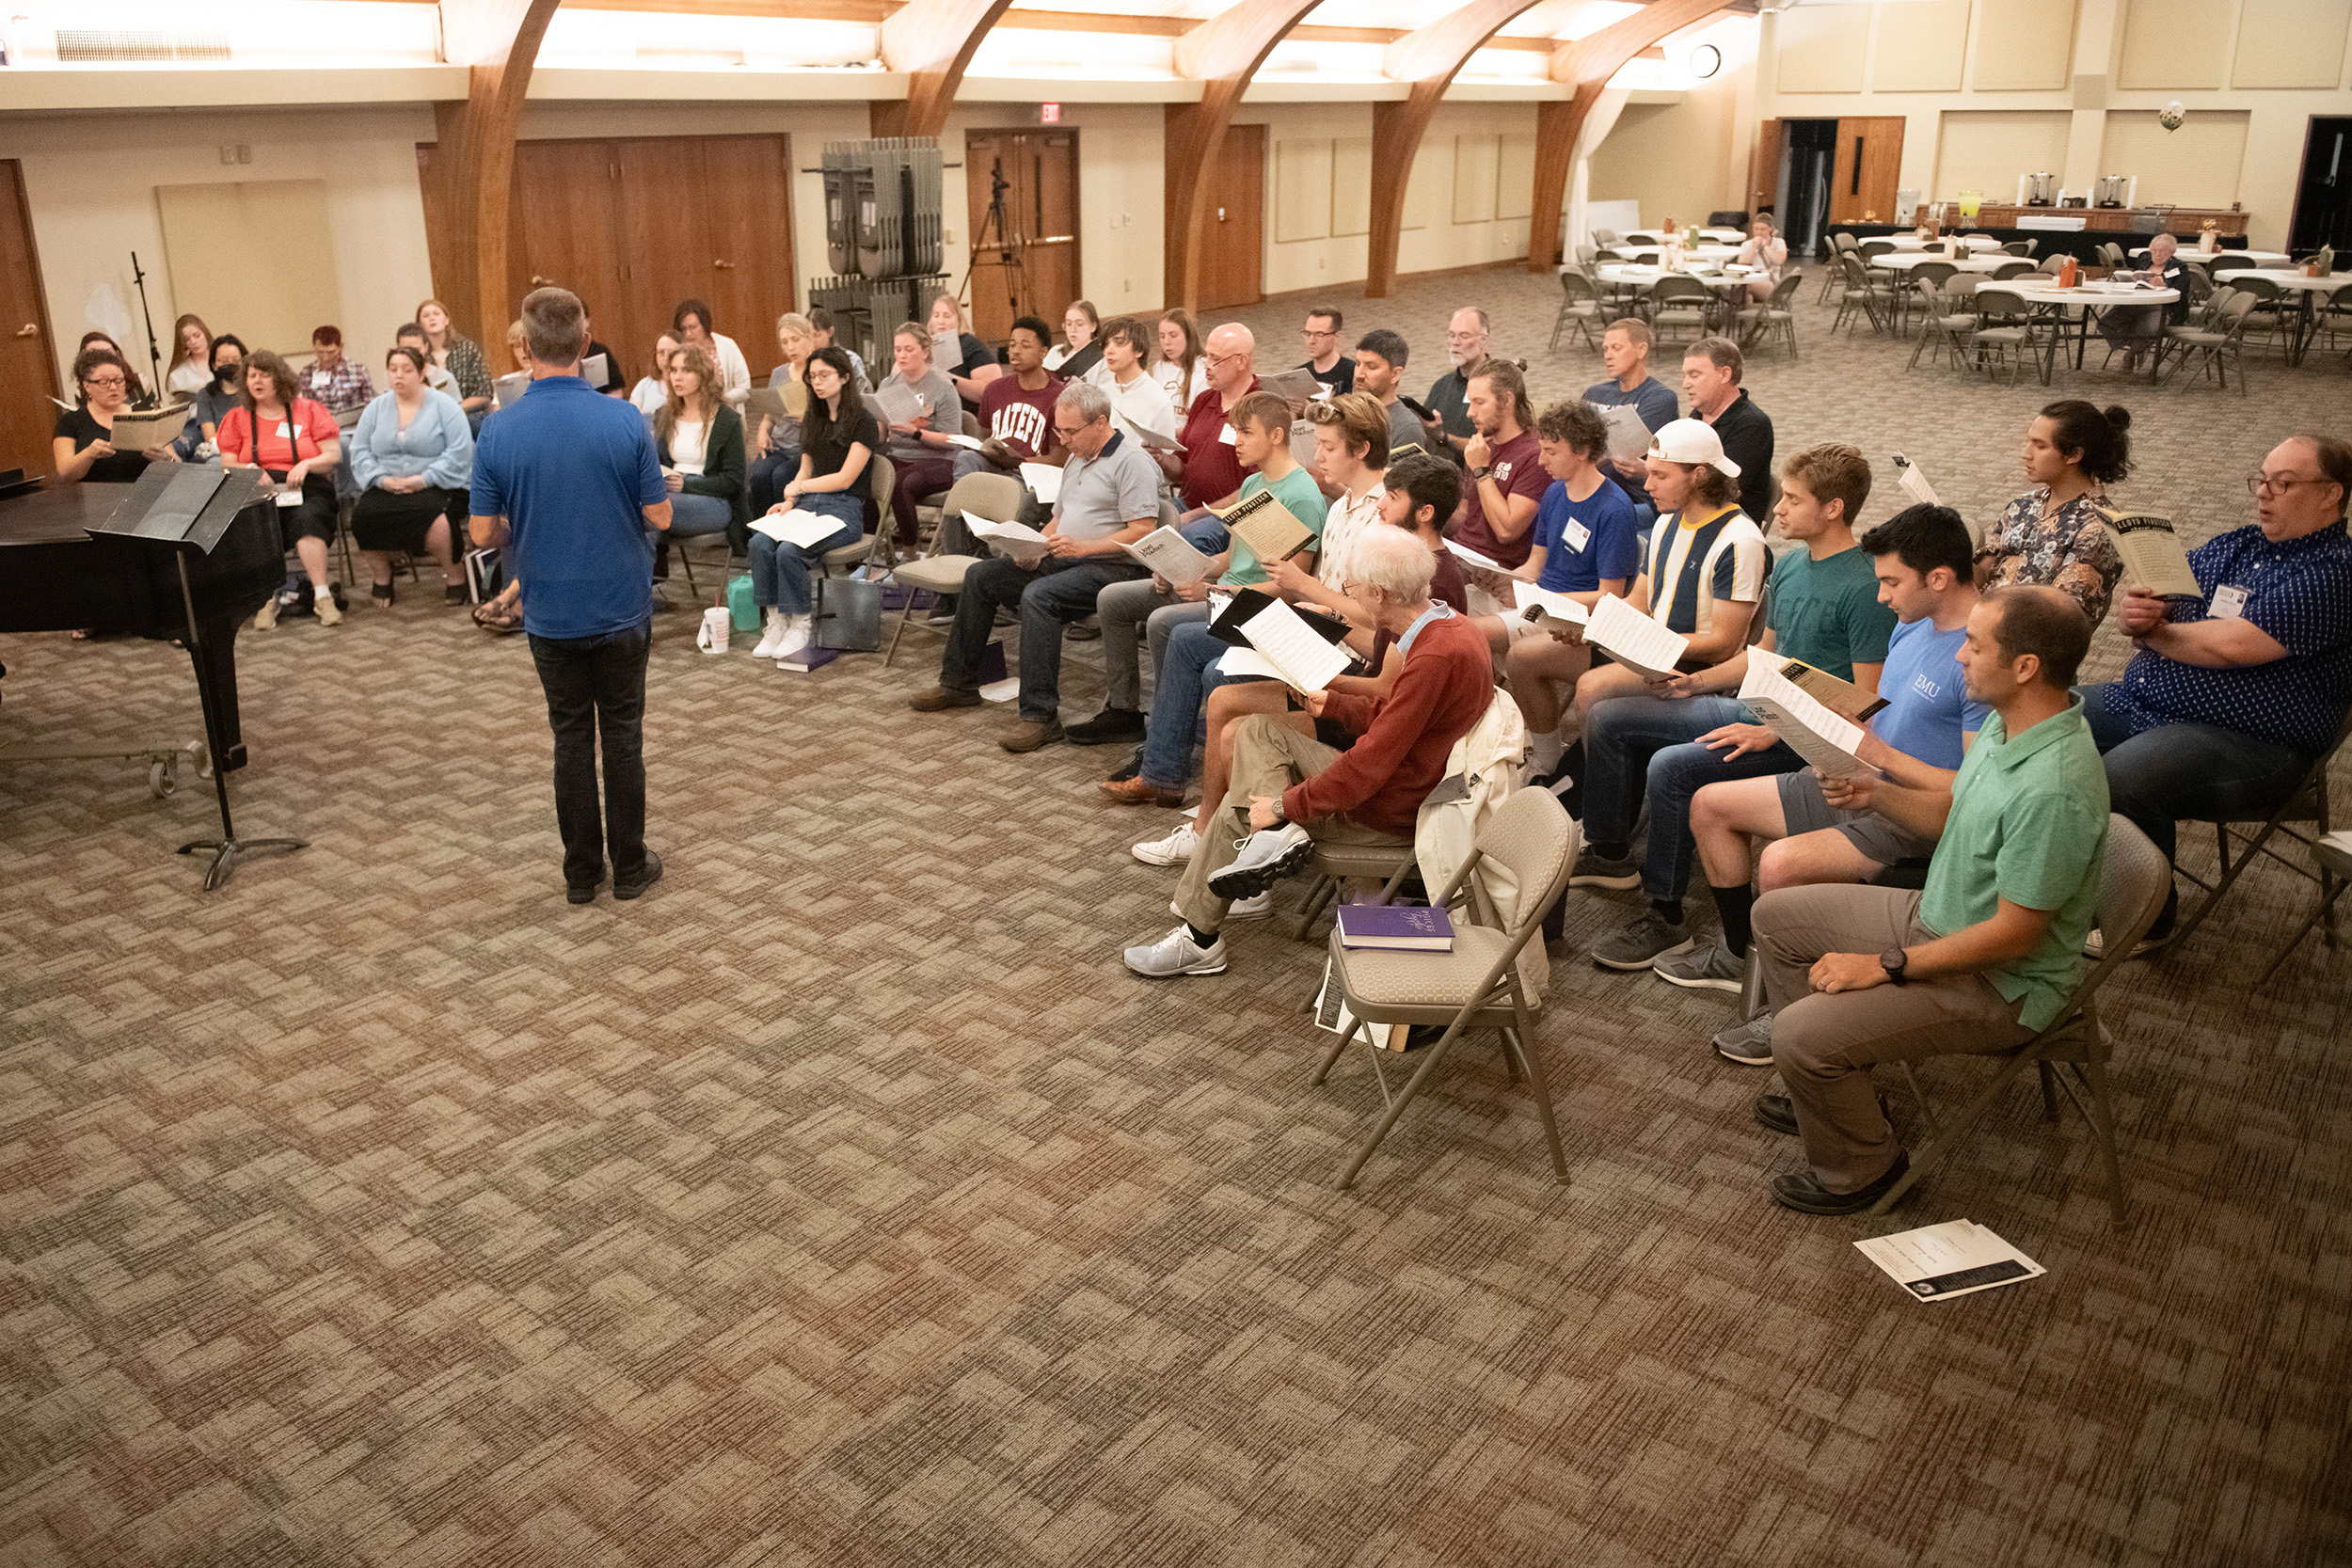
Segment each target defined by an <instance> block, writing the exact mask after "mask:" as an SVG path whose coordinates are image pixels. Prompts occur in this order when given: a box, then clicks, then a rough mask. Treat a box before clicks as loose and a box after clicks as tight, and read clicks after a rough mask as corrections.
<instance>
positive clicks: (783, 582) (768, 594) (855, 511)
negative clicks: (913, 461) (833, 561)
mask: <svg viewBox="0 0 2352 1568" xmlns="http://www.w3.org/2000/svg"><path fill="white" fill-rule="evenodd" d="M798 504H799V506H800V508H801V510H802V511H803V512H814V513H817V514H818V515H820V516H825V517H832V518H834V519H835V520H837V521H839V522H840V524H841V528H840V531H838V532H836V533H834V535H833V537H831V538H829V539H827V540H826V541H825V542H824V543H823V544H821V545H818V546H816V547H815V548H814V549H812V548H809V547H808V546H803V545H786V544H780V543H778V542H777V541H775V540H773V539H771V538H769V537H768V536H767V535H766V534H764V533H755V534H753V535H752V602H753V603H754V604H755V605H758V606H759V607H760V608H761V609H763V610H766V609H770V608H773V609H776V610H783V611H784V612H785V613H786V614H787V615H805V614H807V613H808V611H809V603H810V599H811V594H810V593H809V586H808V573H809V568H810V567H812V566H816V565H819V564H821V563H822V562H823V561H824V559H825V552H826V551H827V550H837V549H839V548H840V547H841V546H844V545H849V544H853V543H855V542H856V540H857V538H858V536H859V535H860V534H862V533H863V532H865V531H866V502H865V500H864V499H862V498H861V497H860V496H859V495H858V494H857V492H856V491H854V490H819V491H817V492H816V493H814V494H812V495H804V496H803V497H802V498H801V499H800V501H799V503H798Z"/></svg>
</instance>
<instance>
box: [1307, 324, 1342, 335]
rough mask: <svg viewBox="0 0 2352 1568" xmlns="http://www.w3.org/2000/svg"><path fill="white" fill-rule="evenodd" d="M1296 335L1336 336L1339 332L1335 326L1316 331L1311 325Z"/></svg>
mask: <svg viewBox="0 0 2352 1568" xmlns="http://www.w3.org/2000/svg"><path fill="white" fill-rule="evenodd" d="M1298 335H1299V336H1300V337H1302V338H1336V337H1338V336H1339V335H1340V334H1339V330H1338V329H1337V328H1336V327H1335V328H1333V329H1332V330H1330V331H1328V332H1317V331H1316V330H1315V329H1314V328H1313V327H1311V326H1310V327H1307V328H1305V329H1303V330H1302V331H1301V332H1300V333H1299V334H1298Z"/></svg>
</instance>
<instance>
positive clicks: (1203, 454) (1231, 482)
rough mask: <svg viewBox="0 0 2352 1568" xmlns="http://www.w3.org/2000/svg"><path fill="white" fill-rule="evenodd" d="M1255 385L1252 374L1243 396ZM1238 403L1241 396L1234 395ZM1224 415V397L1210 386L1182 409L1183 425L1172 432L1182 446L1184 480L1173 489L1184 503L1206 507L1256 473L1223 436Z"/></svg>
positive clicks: (1255, 381)
mask: <svg viewBox="0 0 2352 1568" xmlns="http://www.w3.org/2000/svg"><path fill="white" fill-rule="evenodd" d="M1258 388H1259V381H1258V378H1257V377H1256V376H1254V375H1253V376H1251V377H1250V378H1249V387H1248V391H1245V392H1244V393H1243V394H1242V396H1243V397H1247V396H1248V395H1249V392H1254V391H1256V390H1257V389H1258ZM1233 401H1234V402H1235V403H1239V402H1240V401H1241V398H1235V399H1234V400H1233ZM1231 429H1232V425H1231V424H1229V423H1228V422H1227V420H1226V418H1225V399H1224V397H1223V396H1222V395H1220V394H1219V393H1218V391H1217V389H1216V388H1214V387H1211V388H1208V389H1207V390H1205V391H1203V392H1202V393H1201V394H1200V396H1199V397H1197V398H1195V399H1193V400H1192V406H1191V407H1190V408H1187V409H1186V410H1184V429H1182V430H1180V431H1178V432H1177V433H1176V439H1177V440H1179V441H1181V442H1183V443H1184V483H1182V484H1180V485H1178V486H1177V488H1178V489H1179V490H1181V491H1183V492H1184V504H1186V505H1187V506H1207V505H1208V504H1210V503H1211V502H1212V501H1221V500H1223V499H1225V498H1226V497H1228V496H1230V495H1232V493H1233V492H1234V491H1236V490H1238V489H1240V488H1241V482H1242V481H1243V480H1244V479H1247V478H1248V476H1249V475H1251V474H1254V473H1256V472H1257V471H1258V470H1257V469H1255V468H1245V467H1242V466H1241V459H1240V458H1239V457H1238V456H1236V455H1235V454H1234V452H1233V443H1232V441H1231V440H1229V439H1227V433H1228V432H1229V431H1230V430H1231Z"/></svg>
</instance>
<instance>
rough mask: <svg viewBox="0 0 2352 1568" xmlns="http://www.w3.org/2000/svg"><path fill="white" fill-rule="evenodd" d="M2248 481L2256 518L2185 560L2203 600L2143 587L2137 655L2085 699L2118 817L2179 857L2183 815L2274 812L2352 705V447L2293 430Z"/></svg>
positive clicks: (2130, 613) (2169, 912)
mask: <svg viewBox="0 0 2352 1568" xmlns="http://www.w3.org/2000/svg"><path fill="white" fill-rule="evenodd" d="M2246 483H2247V488H2248V489H2249V490H2250V491H2252V492H2253V495H2254V500H2255V504H2256V510H2257V513H2258V515H2259V520H2258V521H2257V522H2256V523H2255V524H2254V525H2253V526H2252V527H2250V528H2241V529H2237V530H2235V531H2232V532H2229V533H2225V534H2222V535H2221V536H2220V537H2219V538H2217V539H2211V540H2208V541H2206V542H2205V543H2204V544H2202V545H2200V546H2198V547H2197V548H2195V549H2194V550H2191V551H2190V552H2189V555H2188V563H2189V566H2190V568H2191V569H2192V570H2193V571H2195V573H2196V574H2197V584H2198V586H2199V587H2201V588H2202V589H2203V590H2204V591H2205V596H2204V597H2203V598H2202V599H2201V600H2166V599H2160V598H2158V597H2156V596H2155V595H2154V594H2151V593H2149V592H2148V591H2147V590H2146V589H2144V588H2134V589H2132V590H2131V591H2130V593H2129V594H2127V595H2126V596H2125V597H2124V598H2123V599H2122V601H2121V604H2120V606H2119V608H2118V609H2117V611H2116V613H2117V615H2118V617H2119V618H2120V619H2121V621H2122V626H2123V630H2124V631H2125V632H2126V633H2127V634H2128V635H2129V636H2130V637H2131V639H2132V641H2133V643H2134V645H2135V646H2136V647H2137V649H2138V650H2139V651H2138V652H2137V654H2135V655H2134V656H2133V657H2132V661H2131V663H2130V664H2128V665H2126V666H2125V667H2124V670H2123V678H2122V679H2121V680H2119V681H2116V682H2114V683H2113V684H2111V685H2107V686H2091V687H2085V688H2084V689H2083V716H2084V718H2085V719H2087V720H2088V721H2090V733H2091V736H2092V738H2093V739H2095V740H2096V741H2097V742H2098V745H2099V751H2100V752H2101V754H2102V756H2103V757H2104V758H2105V760H2106V771H2107V791H2108V794H2109V796H2110V797H2111V798H2112V799H2113V800H2114V806H2115V810H2117V811H2118V812H2121V813H2122V815H2123V816H2126V817H2128V818H2130V819H2131V821H2132V822H2134V823H2135V824H2137V826H2138V827H2139V829H2140V830H2141V831H2142V832H2145V833H2146V834H2147V835H2148V836H2149V837H2150V838H2151V839H2153V840H2154V842H2155V844H2156V846H2157V847H2159V848H2161V849H2162V850H2164V852H2165V854H2166V856H2167V857H2168V858H2169V857H2170V855H2171V854H2172V850H2173V844H2174V838H2175V833H2174V824H2175V823H2176V822H2178V821H2182V820H2187V821H2209V820H2211V819H2212V818H2213V817H2214V816H2217V815H2219V814H2223V813H2248V814H2250V815H2253V816H2266V815H2267V814H2268V813H2270V812H2271V811H2273V810H2275V809H2276V808H2277V807H2278V805H2279V803H2280V801H2282V800H2285V799H2286V797H2287V794H2288V793H2289V792H2290V791H2291V790H2293V789H2294V788H2295V786H2296V783H2297V782H2298V781H2300V780H2301V779H2302V777H2303V775H2304V774H2305V773H2306V772H2308V771H2309V770H2310V768H2311V766H2312V761H2313V760H2314V759H2315V758H2317V757H2318V756H2320V755H2321V754H2322V753H2323V752H2326V751H2328V748H2329V747H2331V746H2332V745H2333V744H2334V743H2335V739H2336V736H2337V735H2338V734H2339V733H2340V732H2341V730H2342V728H2343V725H2344V714H2345V710H2346V709H2347V708H2352V540H2347V539H2346V537H2345V533H2344V502H2345V499H2346V498H2347V497H2352V442H2345V441H2342V440H2338V439H2337V438H2335V437H2333V436H2289V437H2288V438H2287V439H2285V440H2283V441H2281V442H2280V443H2279V444H2278V445H2277V446H2276V447H2273V448H2272V449H2271V450H2270V453H2269V455H2268V456H2266V457H2265V458H2264V459H2263V466H2262V472H2260V473H2259V474H2254V475H2249V477H2248V479H2247V482H2246ZM2178 896H2179V895H2178V894H2177V893H2176V894H2175V895H2174V896H2173V898H2171V899H2169V900H2167V901H2166V904H2165V907H2164V913H2163V914H2162V915H2161V916H2160V917H2158V919H2157V922H2156V924H2155V926H2154V927H2153V929H2152V930H2151V932H2150V937H2149V943H2148V944H2149V945H2154V944H2155V943H2157V942H2161V941H2162V940H2163V939H2164V938H2165V937H2166V936H2167V935H2168V934H2169V932H2170V931H2171V928H2172V916H2173V912H2174V907H2175V905H2176V903H2177V901H2178ZM2093 940H2094V941H2095V940H2096V939H2095V938H2094V939H2093Z"/></svg>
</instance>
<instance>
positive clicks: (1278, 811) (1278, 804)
mask: <svg viewBox="0 0 2352 1568" xmlns="http://www.w3.org/2000/svg"><path fill="white" fill-rule="evenodd" d="M1289 820H1290V818H1289V817H1287V816H1283V815H1282V798H1281V797H1280V796H1279V795H1277V796H1276V797H1275V798H1274V825H1275V826H1276V827H1278V828H1279V827H1280V826H1281V825H1282V824H1283V823H1285V822H1287V821H1289Z"/></svg>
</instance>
